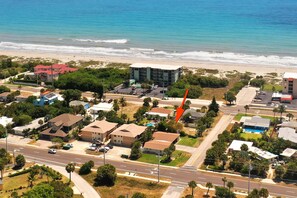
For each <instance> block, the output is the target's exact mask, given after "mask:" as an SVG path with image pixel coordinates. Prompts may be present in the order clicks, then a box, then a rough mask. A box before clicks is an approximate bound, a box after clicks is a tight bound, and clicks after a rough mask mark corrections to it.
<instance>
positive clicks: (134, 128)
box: [111, 124, 147, 137]
mask: <svg viewBox="0 0 297 198" xmlns="http://www.w3.org/2000/svg"><path fill="white" fill-rule="evenodd" d="M146 128H147V127H145V126H138V125H136V124H123V125H122V126H120V127H119V128H117V129H116V130H115V131H114V132H112V133H111V135H120V136H124V137H136V136H138V135H140V134H142V133H143V132H144V131H145V130H146Z"/></svg>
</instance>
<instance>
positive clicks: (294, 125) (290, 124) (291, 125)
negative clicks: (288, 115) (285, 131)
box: [280, 121, 297, 128]
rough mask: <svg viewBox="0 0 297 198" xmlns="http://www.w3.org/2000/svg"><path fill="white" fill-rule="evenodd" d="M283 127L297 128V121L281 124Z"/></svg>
mask: <svg viewBox="0 0 297 198" xmlns="http://www.w3.org/2000/svg"><path fill="white" fill-rule="evenodd" d="M280 126H282V127H289V128H297V122H296V121H290V122H283V123H282V124H280Z"/></svg>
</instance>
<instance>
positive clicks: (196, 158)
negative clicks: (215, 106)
mask: <svg viewBox="0 0 297 198" xmlns="http://www.w3.org/2000/svg"><path fill="white" fill-rule="evenodd" d="M233 117H234V116H232V115H223V116H222V118H221V119H220V121H219V122H218V123H217V124H216V126H215V127H214V128H213V129H212V130H211V131H210V132H209V134H208V135H207V136H206V138H205V139H204V140H203V142H202V143H201V144H200V145H199V147H198V148H196V149H195V152H194V153H193V155H192V156H191V158H190V159H189V160H188V161H187V163H186V164H185V165H184V167H194V168H196V169H197V168H199V167H200V166H201V165H202V163H203V161H204V158H205V156H206V151H207V150H208V149H209V148H210V147H211V144H212V143H213V142H214V141H216V140H217V139H218V135H219V134H221V133H223V131H224V130H225V129H226V128H227V126H228V125H229V124H230V123H231V121H232V120H233Z"/></svg>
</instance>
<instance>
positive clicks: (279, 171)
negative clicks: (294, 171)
mask: <svg viewBox="0 0 297 198" xmlns="http://www.w3.org/2000/svg"><path fill="white" fill-rule="evenodd" d="M284 174H285V169H284V167H283V166H277V167H276V168H275V176H276V178H277V179H282V178H283V176H284Z"/></svg>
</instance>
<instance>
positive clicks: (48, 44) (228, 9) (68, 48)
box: [0, 0, 297, 66]
mask: <svg viewBox="0 0 297 198" xmlns="http://www.w3.org/2000/svg"><path fill="white" fill-rule="evenodd" d="M1 49H4V50H31V51H32V50H38V51H45V52H46V51H49V52H64V53H79V54H82V53H85V54H94V55H97V54H98V55H111V56H126V57H129V56H133V57H139V58H147V59H149V58H157V59H158V58H159V59H184V60H198V61H199V60H200V61H207V60H210V61H219V62H220V61H222V62H242V63H257V64H271V65H280V66H281V65H286V66H297V1H296V0H228V1H223V0H0V50H1Z"/></svg>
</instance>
